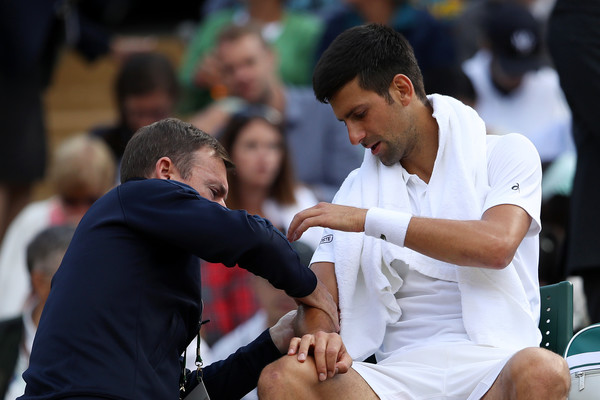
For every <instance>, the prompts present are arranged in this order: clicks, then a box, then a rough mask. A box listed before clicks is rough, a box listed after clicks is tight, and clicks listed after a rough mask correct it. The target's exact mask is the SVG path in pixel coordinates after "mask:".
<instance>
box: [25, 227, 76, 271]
mask: <svg viewBox="0 0 600 400" xmlns="http://www.w3.org/2000/svg"><path fill="white" fill-rule="evenodd" d="M74 232H75V228H74V227H73V226H70V225H57V226H51V227H49V228H46V229H44V230H42V231H41V232H39V233H38V234H37V235H35V237H34V238H33V239H32V240H31V242H29V245H27V253H26V259H27V270H28V271H29V273H30V274H31V273H32V272H33V271H34V270H38V269H39V270H41V272H43V273H46V274H51V273H53V272H54V271H51V270H50V269H51V268H52V265H48V257H49V256H51V255H52V254H54V253H56V252H63V253H64V252H65V251H66V250H67V247H69V243H71V239H72V238H73V233H74Z"/></svg>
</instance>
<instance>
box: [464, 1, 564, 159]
mask: <svg viewBox="0 0 600 400" xmlns="http://www.w3.org/2000/svg"><path fill="white" fill-rule="evenodd" d="M482 27H483V30H484V33H485V40H486V41H485V43H486V45H485V47H484V48H482V49H480V50H479V51H478V52H477V53H476V54H475V55H474V56H473V57H472V58H471V59H469V60H467V61H465V63H464V64H463V69H464V71H465V73H466V74H467V76H468V77H469V78H470V79H471V82H472V83H473V87H474V88H475V98H476V102H475V110H476V111H477V112H478V114H479V115H480V116H481V118H482V119H483V120H484V121H485V123H486V126H487V129H488V131H489V132H490V133H494V134H505V133H510V132H519V133H522V134H523V135H525V136H527V137H528V138H529V139H530V140H531V141H532V142H533V144H534V145H535V147H536V149H537V150H538V152H539V153H540V158H541V159H542V163H543V164H544V166H546V165H548V164H549V163H551V162H552V161H553V160H554V159H556V158H557V157H558V156H560V155H561V154H563V153H564V152H565V151H569V150H572V149H573V144H572V140H571V127H570V124H571V113H570V110H569V107H568V105H567V102H566V100H565V97H564V95H563V93H562V91H561V89H560V85H559V80H558V75H557V73H556V71H555V70H553V69H552V68H550V67H547V66H544V64H543V56H542V54H543V49H544V48H543V44H542V37H541V34H540V27H539V24H538V23H537V21H536V20H535V19H534V18H533V16H532V15H531V13H530V12H529V11H528V10H527V9H526V8H525V7H523V6H521V5H519V4H516V3H512V2H508V1H502V2H491V3H489V4H488V6H487V7H486V16H485V18H484V20H483V25H482Z"/></svg>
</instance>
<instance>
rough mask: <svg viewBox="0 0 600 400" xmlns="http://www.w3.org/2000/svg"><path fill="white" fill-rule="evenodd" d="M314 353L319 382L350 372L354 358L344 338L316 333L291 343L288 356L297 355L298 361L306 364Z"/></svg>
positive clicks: (297, 338)
mask: <svg viewBox="0 0 600 400" xmlns="http://www.w3.org/2000/svg"><path fill="white" fill-rule="evenodd" d="M309 353H312V355H313V358H314V360H315V365H316V368H317V373H318V375H319V381H321V382H322V381H324V380H325V379H327V378H333V377H334V376H335V375H336V374H344V373H346V372H348V369H350V366H351V365H352V358H351V357H350V355H349V354H348V352H347V351H346V347H345V346H344V343H343V342H342V338H341V336H340V335H338V334H337V333H326V332H322V331H319V332H316V333H315V334H307V335H304V336H302V338H299V337H294V338H292V340H291V341H290V346H289V349H288V355H290V356H293V355H296V354H297V358H298V361H300V362H304V361H305V360H306V357H308V355H309Z"/></svg>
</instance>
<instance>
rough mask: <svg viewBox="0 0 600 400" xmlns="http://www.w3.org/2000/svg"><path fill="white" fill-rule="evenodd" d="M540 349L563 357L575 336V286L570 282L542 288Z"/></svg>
mask: <svg viewBox="0 0 600 400" xmlns="http://www.w3.org/2000/svg"><path fill="white" fill-rule="evenodd" d="M540 297H541V313H540V325H539V328H540V331H541V332H542V342H541V343H540V347H544V348H546V349H548V350H552V351H553V352H555V353H557V354H560V355H561V356H562V355H563V353H564V351H565V348H566V347H567V344H568V343H569V340H570V339H571V337H572V336H573V284H572V283H571V282H568V281H563V282H559V283H555V284H552V285H546V286H542V287H540Z"/></svg>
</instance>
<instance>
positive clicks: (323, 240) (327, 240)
mask: <svg viewBox="0 0 600 400" xmlns="http://www.w3.org/2000/svg"><path fill="white" fill-rule="evenodd" d="M331 242H333V235H332V234H329V235H325V236H323V237H322V238H321V242H320V243H319V244H324V243H331Z"/></svg>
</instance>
